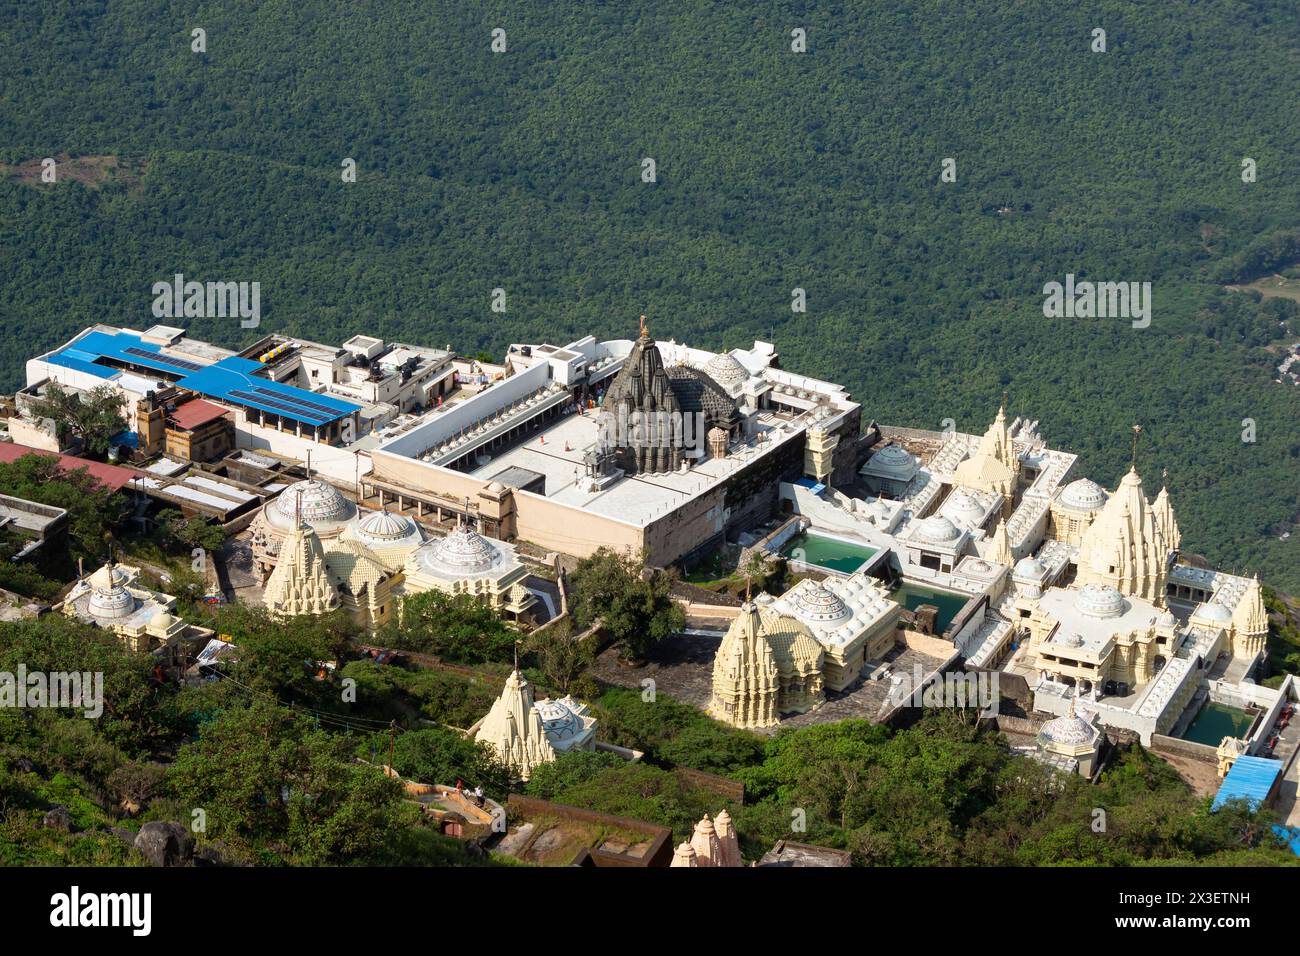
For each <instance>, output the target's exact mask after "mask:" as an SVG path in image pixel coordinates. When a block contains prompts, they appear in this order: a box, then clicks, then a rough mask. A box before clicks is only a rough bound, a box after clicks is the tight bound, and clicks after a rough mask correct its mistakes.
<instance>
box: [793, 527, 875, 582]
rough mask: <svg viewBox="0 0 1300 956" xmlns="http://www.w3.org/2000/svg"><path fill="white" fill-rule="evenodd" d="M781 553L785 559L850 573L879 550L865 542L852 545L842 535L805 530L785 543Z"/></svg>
mask: <svg viewBox="0 0 1300 956" xmlns="http://www.w3.org/2000/svg"><path fill="white" fill-rule="evenodd" d="M781 553H782V554H783V555H785V556H786V557H787V558H792V559H794V560H796V561H802V562H803V563H804V564H810V565H813V566H815V567H819V568H825V569H826V570H827V571H839V572H840V573H841V574H852V573H853V572H854V571H856V570H857V569H858V568H860V567H862V566H863V565H864V564H866V563H867V562H868V561H869V560H871V559H872V558H874V557H875V556H876V554H877V553H878V549H876V548H873V547H871V546H869V545H865V544H855V543H854V542H852V541H845V540H844V539H842V538H828V537H826V536H824V535H820V534H815V533H813V532H811V531H804V532H801V533H799V534H797V535H795V536H794V537H793V538H791V539H790V540H789V541H787V542H786V543H785V547H783V548H782V549H781Z"/></svg>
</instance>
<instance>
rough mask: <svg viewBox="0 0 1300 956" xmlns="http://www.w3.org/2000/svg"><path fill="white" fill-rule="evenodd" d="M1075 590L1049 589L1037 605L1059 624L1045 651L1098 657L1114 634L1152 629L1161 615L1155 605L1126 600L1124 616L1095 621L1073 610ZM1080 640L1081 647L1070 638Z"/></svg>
mask: <svg viewBox="0 0 1300 956" xmlns="http://www.w3.org/2000/svg"><path fill="white" fill-rule="evenodd" d="M1079 593H1080V592H1079V590H1078V589H1076V588H1048V589H1047V590H1046V591H1044V592H1043V596H1042V597H1041V598H1039V600H1038V603H1039V605H1040V606H1041V607H1042V608H1043V610H1045V611H1047V612H1048V613H1049V614H1051V615H1052V617H1054V618H1056V620H1058V621H1060V627H1059V628H1058V629H1057V631H1056V633H1055V634H1054V635H1053V636H1052V640H1051V642H1050V643H1048V644H1046V645H1044V647H1043V649H1044V650H1052V649H1059V650H1060V652H1061V653H1063V654H1066V655H1068V656H1075V655H1074V654H1073V653H1071V652H1077V651H1079V650H1084V651H1086V652H1088V654H1090V655H1097V654H1099V653H1100V652H1101V651H1102V649H1103V648H1105V646H1106V644H1107V642H1109V641H1110V638H1111V636H1112V635H1113V634H1115V633H1116V632H1117V631H1133V630H1145V629H1146V628H1148V627H1151V626H1152V625H1153V624H1155V622H1156V621H1157V620H1158V619H1159V618H1160V617H1161V616H1162V615H1163V614H1164V612H1163V611H1161V610H1160V609H1159V608H1158V607H1156V606H1155V605H1154V604H1150V603H1148V602H1146V601H1143V600H1141V599H1140V598H1133V597H1126V598H1125V599H1124V604H1125V608H1124V613H1123V614H1120V615H1117V616H1115V617H1094V616H1093V615H1091V614H1087V613H1085V612H1083V611H1081V610H1079V608H1078V607H1077V606H1076V602H1077V601H1078V599H1079ZM1075 637H1078V638H1081V639H1082V643H1081V644H1072V643H1071V641H1072V638H1075Z"/></svg>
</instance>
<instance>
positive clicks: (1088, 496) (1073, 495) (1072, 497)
mask: <svg viewBox="0 0 1300 956" xmlns="http://www.w3.org/2000/svg"><path fill="white" fill-rule="evenodd" d="M1108 497H1109V496H1108V495H1107V494H1106V489H1105V488H1103V487H1102V486H1101V485H1099V484H1097V483H1096V482H1095V481H1092V480H1090V479H1088V478H1080V479H1078V480H1077V481H1072V482H1070V483H1069V484H1068V485H1066V486H1065V489H1064V490H1063V491H1062V492H1061V496H1060V497H1059V498H1058V499H1057V503H1058V504H1061V505H1063V506H1064V507H1066V508H1069V509H1070V510H1071V511H1096V510H1097V509H1098V508H1100V507H1101V506H1102V505H1104V504H1105V503H1106V499H1107V498H1108Z"/></svg>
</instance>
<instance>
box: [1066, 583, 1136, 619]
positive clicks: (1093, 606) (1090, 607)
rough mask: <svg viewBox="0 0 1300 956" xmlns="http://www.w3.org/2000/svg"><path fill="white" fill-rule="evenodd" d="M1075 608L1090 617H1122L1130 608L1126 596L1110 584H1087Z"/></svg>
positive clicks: (1082, 589)
mask: <svg viewBox="0 0 1300 956" xmlns="http://www.w3.org/2000/svg"><path fill="white" fill-rule="evenodd" d="M1074 606H1075V607H1076V608H1078V610H1079V611H1080V612H1081V613H1083V614H1087V615H1088V616H1089V617H1120V616H1122V615H1123V614H1124V611H1125V610H1126V609H1127V607H1128V605H1127V603H1126V602H1125V600H1124V596H1123V595H1122V594H1120V593H1119V591H1118V590H1116V589H1115V588H1113V587H1111V585H1109V584H1085V585H1084V586H1083V587H1082V588H1080V589H1079V596H1078V597H1077V598H1076V599H1075V602H1074Z"/></svg>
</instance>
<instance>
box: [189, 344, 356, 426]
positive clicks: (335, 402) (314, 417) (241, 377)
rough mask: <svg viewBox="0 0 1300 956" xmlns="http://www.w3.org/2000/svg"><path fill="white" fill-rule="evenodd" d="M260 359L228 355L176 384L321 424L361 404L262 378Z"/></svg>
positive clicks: (218, 397)
mask: <svg viewBox="0 0 1300 956" xmlns="http://www.w3.org/2000/svg"><path fill="white" fill-rule="evenodd" d="M262 367H263V366H262V363H261V362H254V361H252V360H251V359H244V358H239V357H238V356H230V357H229V358H223V359H222V360H221V361H220V362H217V363H216V364H215V365H209V366H207V367H205V368H202V369H199V370H198V371H197V372H194V373H192V374H190V375H186V376H185V377H184V378H182V379H181V380H180V381H179V382H177V383H176V384H177V385H179V386H181V388H188V389H189V390H190V391H192V392H198V393H199V394H201V395H207V396H209V397H210V398H215V399H216V400H217V401H221V402H229V403H231V404H233V405H244V406H247V407H249V408H256V409H260V410H262V411H265V412H270V413H271V414H273V415H283V416H285V417H286V418H291V419H294V420H295V421H301V422H305V423H307V424H308V425H324V424H326V423H328V422H332V421H335V420H336V419H339V418H344V417H346V416H348V415H351V414H352V413H353V412H355V411H356V410H357V409H359V408H360V407H361V406H360V405H354V404H353V403H352V402H345V401H343V400H342V399H338V398H333V397H331V396H329V395H322V394H321V393H320V392H309V391H307V390H306V389H304V388H295V387H294V386H292V385H284V384H282V383H280V382H273V381H271V380H270V379H269V378H262V377H261V376H260V375H255V374H254V373H255V372H257V371H259V370H260V369H261V368H262Z"/></svg>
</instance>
